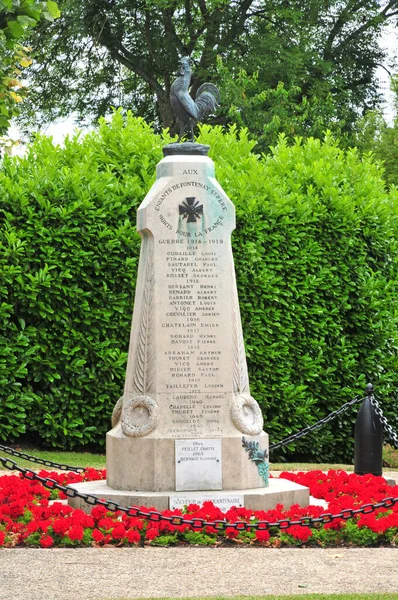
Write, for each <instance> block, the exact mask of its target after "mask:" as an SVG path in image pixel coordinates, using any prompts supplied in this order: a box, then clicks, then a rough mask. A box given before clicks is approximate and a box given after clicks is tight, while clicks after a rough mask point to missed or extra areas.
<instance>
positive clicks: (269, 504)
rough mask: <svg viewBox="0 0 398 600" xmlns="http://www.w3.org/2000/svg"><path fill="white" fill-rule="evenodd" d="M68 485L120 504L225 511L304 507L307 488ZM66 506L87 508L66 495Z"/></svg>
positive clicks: (285, 484) (273, 482)
mask: <svg viewBox="0 0 398 600" xmlns="http://www.w3.org/2000/svg"><path fill="white" fill-rule="evenodd" d="M69 487H71V488H73V489H75V490H77V491H78V492H80V493H82V494H89V495H90V496H95V497H97V498H101V499H103V500H110V501H112V502H116V503H117V504H120V505H121V506H147V507H152V508H156V509H157V510H160V511H162V510H167V509H174V508H182V507H183V506H184V505H188V504H202V503H203V502H205V501H207V500H210V501H211V502H213V503H214V504H215V505H216V506H219V507H220V508H221V509H222V510H224V511H226V510H228V509H229V508H231V507H232V506H237V507H240V506H245V507H246V508H248V509H250V510H269V509H272V508H275V507H276V505H277V504H283V505H284V507H285V508H290V506H292V505H293V504H298V505H299V506H308V504H309V497H310V493H309V489H308V488H307V487H304V486H303V485H299V484H298V483H294V482H293V481H288V480H287V479H279V478H271V479H270V481H269V486H268V487H264V488H254V489H247V490H222V491H217V492H210V491H209V492H207V491H201V492H176V491H168V492H135V491H124V490H115V489H113V488H111V487H110V486H109V485H107V483H106V481H105V480H103V481H87V482H83V483H75V484H70V486H69ZM68 502H69V505H70V506H72V507H73V508H82V509H83V510H85V511H86V512H89V511H90V510H91V506H90V505H88V504H87V503H86V502H85V501H84V500H83V499H81V498H69V500H68Z"/></svg>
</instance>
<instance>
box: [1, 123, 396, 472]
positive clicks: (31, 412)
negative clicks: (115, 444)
mask: <svg viewBox="0 0 398 600" xmlns="http://www.w3.org/2000/svg"><path fill="white" fill-rule="evenodd" d="M166 141H168V138H167V137H165V138H164V139H162V138H161V137H160V136H156V135H154V134H153V133H152V131H151V128H150V127H149V126H148V125H146V124H145V123H144V122H143V121H142V120H140V119H136V118H133V117H132V116H131V115H128V116H127V118H126V119H125V120H124V119H123V117H122V116H121V114H120V113H116V114H115V115H114V117H113V120H112V122H111V123H106V122H105V121H102V122H101V125H100V128H99V130H98V132H95V133H91V134H89V135H87V136H85V137H80V136H79V135H77V136H75V137H74V138H73V139H68V140H67V141H66V144H65V148H59V147H56V148H54V147H53V145H52V143H51V141H49V140H48V139H46V138H44V137H40V138H38V140H37V141H36V142H34V143H33V144H32V145H31V146H30V149H29V152H28V154H27V156H26V157H25V158H23V159H18V158H16V159H10V158H7V159H5V160H4V163H3V167H2V170H1V171H0V206H1V208H0V219H1V223H2V227H1V234H0V235H1V237H0V279H1V281H2V286H1V288H0V306H4V308H3V312H2V313H1V325H2V327H1V336H0V346H1V352H0V356H2V357H5V358H4V362H3V365H4V368H3V369H2V379H1V397H2V398H5V399H7V402H2V404H1V407H0V424H1V426H0V432H1V433H0V435H3V436H4V439H7V440H8V441H10V440H11V436H14V439H15V438H17V437H18V436H20V435H21V434H22V432H23V431H27V432H30V433H31V434H32V433H35V434H37V435H38V436H39V437H40V439H41V440H42V441H43V442H45V444H46V445H53V446H58V447H59V446H65V447H77V446H87V445H88V444H92V443H94V444H97V445H102V444H103V443H104V434H105V432H106V431H107V430H108V429H109V420H110V414H111V411H112V408H113V406H114V404H115V402H116V400H117V399H118V397H119V396H120V393H121V390H122V388H123V381H124V372H125V363H126V351H127V348H128V339H129V331H130V323H131V313H132V305H133V294H134V287H135V280H136V273H137V264H138V252H139V245H140V240H139V236H138V234H137V233H136V232H135V228H134V227H135V214H136V210H137V207H138V205H139V203H140V202H141V200H142V199H143V198H144V196H145V193H146V191H147V190H148V189H149V187H150V186H151V183H152V182H153V181H154V174H155V165H156V163H157V162H158V161H159V159H160V158H161V156H162V154H161V146H162V145H163V144H164V143H165V142H166ZM199 141H201V142H203V143H209V144H210V145H211V153H212V157H213V158H214V160H215V162H216V170H217V177H218V179H219V181H220V183H221V185H222V186H223V188H224V189H225V191H226V192H227V193H228V195H229V196H230V197H231V199H232V200H233V202H234V203H235V205H236V212H237V229H236V231H235V233H234V234H233V246H234V256H235V265H236V273H237V281H238V292H239V298H240V306H241V313H242V322H243V331H244V336H245V343H246V351H247V358H248V366H249V374H250V381H251V390H252V394H253V396H254V397H255V398H256V399H257V400H258V401H259V403H260V405H261V407H262V409H263V413H264V417H265V430H266V431H267V432H268V433H269V434H270V438H271V443H272V442H275V441H277V440H279V439H281V438H283V437H285V436H286V435H289V434H290V433H292V432H293V431H297V430H300V429H301V428H303V427H305V426H307V425H309V424H311V423H313V422H315V421H317V420H318V419H319V418H322V417H324V416H326V415H327V414H329V413H330V412H331V411H332V410H335V409H337V408H338V407H340V406H341V404H343V403H344V402H345V401H347V400H348V399H351V398H352V397H354V396H355V395H356V394H357V393H359V394H361V393H362V390H363V389H364V387H365V384H366V383H367V381H368V380H371V381H372V382H373V383H374V384H375V385H376V389H377V391H378V392H379V394H380V396H381V397H382V405H383V410H384V411H385V413H386V415H387V418H388V419H389V421H391V423H392V424H393V425H394V422H395V421H394V419H396V416H395V415H396V412H397V411H396V408H395V407H396V395H395V386H396V372H397V350H396V349H397V333H396V331H397V329H396V324H397V320H396V318H397V300H396V298H397V256H398V254H397V243H398V227H397V212H398V193H397V191H396V190H391V191H390V193H389V194H388V193H387V192H386V191H385V189H384V186H383V181H382V179H381V172H380V168H379V167H378V166H377V164H374V163H373V162H372V160H371V158H370V157H365V158H364V159H362V160H361V159H360V158H359V155H358V153H357V152H356V151H355V150H350V151H343V150H341V149H340V148H339V146H338V144H337V142H336V141H335V140H334V139H333V138H332V137H331V136H330V135H327V136H326V138H325V140H324V141H323V142H321V141H319V140H314V139H309V140H308V141H307V142H305V143H303V142H302V141H301V140H300V139H296V141H295V142H294V144H293V145H292V146H289V145H288V143H287V141H286V139H285V138H283V137H281V139H280V142H279V145H278V146H276V147H275V148H274V149H273V151H272V154H271V155H269V156H257V155H255V154H253V152H252V149H253V147H254V146H255V142H254V141H252V140H250V139H248V136H247V133H246V132H245V131H241V132H240V133H238V132H237V130H236V128H233V127H232V128H230V130H229V131H227V132H226V133H223V132H222V130H221V128H219V127H216V128H210V127H203V128H202V131H201V137H200V139H199ZM10 403H11V405H10ZM354 421H355V412H354V411H350V412H349V413H345V414H343V415H341V416H340V417H339V418H338V419H337V420H336V421H334V422H332V423H329V424H327V425H326V426H324V427H322V429H321V430H319V431H318V432H316V433H315V434H312V435H310V436H308V437H306V438H303V439H302V440H301V441H300V442H297V443H296V444H291V446H290V448H289V450H281V451H280V452H279V454H275V455H273V456H272V460H273V461H276V460H278V457H279V459H281V460H283V459H285V458H286V457H287V456H288V455H289V452H290V453H291V452H293V451H295V453H296V455H297V454H299V455H301V456H304V457H307V458H309V459H311V458H312V459H313V458H316V459H317V460H321V459H323V460H328V459H333V460H342V459H345V460H348V462H351V460H352V456H353V449H352V439H351V434H352V429H353V423H354ZM7 427H8V429H7Z"/></svg>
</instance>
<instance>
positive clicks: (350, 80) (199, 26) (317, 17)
mask: <svg viewBox="0 0 398 600" xmlns="http://www.w3.org/2000/svg"><path fill="white" fill-rule="evenodd" d="M60 7H61V13H62V15H61V18H60V19H58V20H57V21H56V22H53V23H50V24H43V26H41V27H40V28H39V29H38V30H37V33H36V34H35V36H34V38H33V39H34V44H35V47H36V48H38V52H37V53H36V56H37V67H36V68H35V69H34V71H33V73H32V88H34V89H32V93H31V102H32V110H31V112H30V115H29V114H27V115H25V119H27V120H29V117H30V118H31V120H33V118H34V119H35V121H36V122H37V108H39V109H40V110H41V111H42V119H43V120H44V121H45V120H47V121H48V120H54V119H56V118H58V117H62V116H66V115H68V114H70V113H71V112H75V113H77V115H78V116H79V117H80V119H85V118H86V119H87V118H89V119H91V118H94V119H96V118H97V117H98V116H101V115H104V114H106V113H107V112H108V111H109V110H110V107H111V106H114V107H119V106H123V107H125V108H130V109H132V110H133V111H134V112H135V113H137V114H139V115H141V116H143V117H144V118H146V119H147V120H150V121H154V122H155V123H157V124H158V125H160V126H163V127H169V126H170V125H171V124H172V122H173V118H172V114H171V110H170V105H169V92H170V85H171V83H172V81H173V73H174V72H175V70H176V68H177V65H178V59H179V57H180V56H182V55H190V56H192V57H193V59H194V60H195V62H196V69H195V72H194V77H193V81H192V88H193V91H195V90H196V89H197V87H198V86H199V84H200V83H202V82H203V80H205V79H210V78H211V79H212V80H213V81H214V82H215V83H217V82H220V81H221V80H222V76H221V73H220V72H219V71H217V58H219V59H222V61H223V64H224V66H225V68H226V69H227V70H228V71H229V72H230V74H231V77H230V82H232V83H234V82H236V79H237V76H238V73H239V71H241V70H242V68H243V69H245V70H246V72H247V74H248V76H249V77H253V76H254V74H256V73H257V74H258V77H257V84H258V87H257V89H256V90H255V93H258V92H263V91H267V90H275V89H276V88H277V86H278V84H279V82H282V83H283V84H284V87H285V89H286V90H288V91H289V93H291V92H290V90H295V92H294V95H295V98H294V102H292V106H293V109H294V106H298V105H300V104H302V103H303V101H304V98H305V99H306V101H308V102H311V100H312V98H315V99H316V102H318V103H319V105H320V106H321V105H322V104H323V103H324V102H325V101H326V100H327V98H328V96H329V94H331V97H332V99H333V102H334V103H335V105H336V110H335V111H334V112H333V115H332V117H331V118H332V119H334V120H336V119H337V120H342V119H344V121H345V122H346V127H347V128H349V126H350V124H351V123H352V122H353V121H355V119H356V118H357V116H358V113H359V112H360V111H361V110H365V109H366V108H368V107H372V106H374V105H375V104H377V99H378V92H377V89H376V81H375V69H376V67H377V65H378V64H379V63H380V61H382V60H383V57H384V54H383V51H382V50H381V49H380V47H379V45H378V38H379V36H380V33H381V32H382V29H383V27H384V26H385V25H386V23H388V22H390V21H392V20H393V19H394V18H395V17H396V16H397V15H398V7H397V0H384V1H383V2H382V3H380V2H379V1H378V0H330V1H329V2H327V3H325V2H324V1H323V0H312V1H311V2H308V1H307V0H306V1H304V0H293V1H292V2H286V1H285V0H275V2H273V3H272V4H271V3H266V2H264V1H260V0H234V1H233V2H230V1H229V0H196V1H193V0H156V1H155V0H134V1H132V0H118V1H115V0H85V2H84V3H82V2H81V1H80V0H61V2H60ZM219 64H220V63H219ZM224 75H225V74H224ZM223 83H224V85H227V82H226V81H225V76H224V82H223ZM230 87H231V86H230ZM238 92H239V90H238ZM241 92H242V93H241V98H240V100H239V93H238V94H235V96H236V102H235V104H236V106H237V109H238V110H240V109H242V110H243V112H244V98H243V97H242V94H243V95H244V94H246V91H245V90H244V89H242V90H241ZM253 93H254V92H252V95H253ZM227 95H228V94H227ZM33 107H34V109H33ZM267 109H268V105H267V102H263V103H261V102H259V103H258V105H257V107H256V110H257V114H258V115H260V117H259V116H257V121H259V120H260V121H261V114H263V113H264V111H266V110H267ZM326 117H327V119H329V117H328V116H327V115H326ZM326 117H325V118H326ZM230 120H231V115H228V114H227V109H226V108H225V110H224V113H222V115H221V117H219V118H218V122H220V121H223V122H224V123H226V122H228V121H230ZM329 120H330V119H329ZM246 124H247V125H248V126H249V127H250V128H251V126H252V122H248V123H246Z"/></svg>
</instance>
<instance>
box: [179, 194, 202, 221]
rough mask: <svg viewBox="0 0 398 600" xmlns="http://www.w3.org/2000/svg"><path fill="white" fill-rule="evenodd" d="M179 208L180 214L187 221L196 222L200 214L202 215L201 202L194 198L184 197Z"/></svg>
mask: <svg viewBox="0 0 398 600" xmlns="http://www.w3.org/2000/svg"><path fill="white" fill-rule="evenodd" d="M179 209H180V215H183V217H182V218H183V219H187V223H196V220H197V219H200V215H203V204H199V201H198V200H196V198H185V200H184V202H183V203H182V204H180V206H179Z"/></svg>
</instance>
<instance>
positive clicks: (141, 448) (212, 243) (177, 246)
mask: <svg viewBox="0 0 398 600" xmlns="http://www.w3.org/2000/svg"><path fill="white" fill-rule="evenodd" d="M190 79H191V69H190V61H189V59H185V58H184V59H182V60H181V69H180V72H179V75H178V77H177V79H176V81H175V82H174V83H173V86H172V88H171V104H172V108H173V111H174V114H175V116H176V118H177V122H178V124H179V132H180V137H179V141H178V142H177V143H174V144H169V145H167V146H165V147H164V148H163V154H164V158H163V159H162V160H161V161H160V162H159V164H158V165H157V169H156V176H157V177H156V181H155V183H154V185H153V186H152V188H151V190H150V191H149V192H148V194H147V196H146V197H145V199H144V200H143V202H142V204H141V205H140V207H139V209H138V213H137V229H138V231H139V233H140V235H141V238H142V245H141V254H140V260H139V268H138V278H137V287H136V291H135V303H134V314H133V322H132V329H131V337H130V347H129V354H128V363H127V372H126V380H125V388H124V394H123V396H122V397H121V398H120V399H119V401H118V402H117V404H116V407H115V410H114V413H113V418H112V425H113V428H112V430H111V431H109V432H108V434H107V441H106V460H107V480H106V482H105V481H96V482H89V483H81V484H77V485H74V486H73V487H75V488H76V489H79V491H84V492H85V493H90V494H91V495H95V496H98V497H101V498H105V499H108V500H112V501H115V502H118V503H120V504H122V505H124V506H137V505H138V506H142V505H144V506H150V507H153V506H154V507H156V508H157V509H158V510H164V509H167V508H176V507H182V506H184V505H185V504H190V503H198V504H200V503H201V502H203V501H204V500H206V499H210V500H212V501H213V502H214V503H215V504H217V505H218V506H220V507H223V508H225V509H228V508H229V507H230V506H246V507H247V508H251V509H256V510H260V509H267V508H272V507H274V506H276V504H278V503H282V504H284V505H285V506H290V505H292V504H296V503H298V504H300V505H303V506H305V505H307V504H308V499H309V491H308V488H305V487H303V486H300V485H298V484H295V483H293V482H290V481H288V480H284V479H272V478H271V479H269V478H268V462H267V461H268V435H267V434H266V433H265V432H264V431H263V416H262V413H261V410H260V407H259V405H258V403H257V402H256V400H255V399H254V398H253V397H252V396H251V395H250V388H249V379H248V372H247V365H246V357H245V349H244V341H243V334H242V325H241V319H240V312H239V302H238V294H237V288H236V280H235V271H234V262H233V256H232V247H231V234H232V232H233V230H234V228H235V209H234V205H233V204H232V202H231V201H230V199H229V198H228V196H227V195H226V194H225V192H224V191H223V189H222V188H221V186H220V185H219V183H218V182H217V180H216V179H215V173H214V163H213V161H212V160H211V159H210V158H209V157H208V156H207V153H208V150H209V147H208V146H204V145H201V144H197V143H195V141H194V138H193V127H194V126H195V124H196V123H197V122H198V121H200V120H201V119H202V117H203V116H204V115H205V114H206V113H208V112H210V111H213V110H214V109H215V108H216V106H217V104H218V102H219V99H220V98H219V93H218V90H217V88H216V87H215V86H214V85H213V84H203V85H202V86H201V87H200V88H199V89H198V92H197V95H196V99H195V100H194V99H193V98H191V96H190V94H189V84H190ZM186 133H187V134H188V136H187V137H188V141H184V142H180V140H181V139H183V137H184V135H185V134H186ZM266 368H267V367H266V365H264V370H266ZM70 503H71V504H72V505H74V506H83V505H84V503H82V501H81V500H79V499H78V498H74V499H70Z"/></svg>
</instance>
